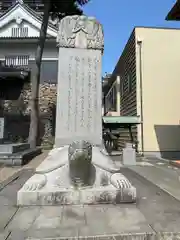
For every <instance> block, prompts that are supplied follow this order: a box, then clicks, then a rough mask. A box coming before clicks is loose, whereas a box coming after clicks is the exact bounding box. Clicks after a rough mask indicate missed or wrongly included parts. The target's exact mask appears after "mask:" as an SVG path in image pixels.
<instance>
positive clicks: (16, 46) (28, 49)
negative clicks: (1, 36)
mask: <svg viewBox="0 0 180 240" xmlns="http://www.w3.org/2000/svg"><path fill="white" fill-rule="evenodd" d="M36 46H37V43H1V44H0V60H4V58H5V56H6V55H29V56H30V60H34V59H35V51H36ZM57 57H58V48H56V43H55V42H54V43H47V44H46V46H45V49H44V52H43V59H44V60H46V59H47V60H48V59H49V60H51V59H52V60H55V59H57Z"/></svg>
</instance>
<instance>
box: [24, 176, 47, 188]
mask: <svg viewBox="0 0 180 240" xmlns="http://www.w3.org/2000/svg"><path fill="white" fill-rule="evenodd" d="M45 185H46V177H45V175H38V174H36V175H34V176H33V177H32V178H30V179H29V180H28V181H27V182H26V183H25V185H24V190H25V191H36V190H40V189H41V188H42V187H44V186H45Z"/></svg>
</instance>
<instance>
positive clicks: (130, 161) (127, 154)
mask: <svg viewBox="0 0 180 240" xmlns="http://www.w3.org/2000/svg"><path fill="white" fill-rule="evenodd" d="M123 164H124V165H130V166H131V165H136V150H135V149H134V148H133V147H132V144H131V143H126V147H125V148H124V149H123Z"/></svg>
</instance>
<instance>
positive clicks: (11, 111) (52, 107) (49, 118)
mask: <svg viewBox="0 0 180 240" xmlns="http://www.w3.org/2000/svg"><path fill="white" fill-rule="evenodd" d="M56 95H57V94H56V84H50V83H43V84H40V92H39V107H40V133H39V143H40V144H41V145H53V141H54V133H55V113H56ZM30 99H31V86H30V84H26V85H24V87H23V89H22V91H21V94H20V96H19V98H18V99H17V100H6V101H1V109H2V111H3V113H2V114H3V116H4V117H5V140H6V141H12V142H19V141H21V142H22V141H27V138H28V133H29V125H30Z"/></svg>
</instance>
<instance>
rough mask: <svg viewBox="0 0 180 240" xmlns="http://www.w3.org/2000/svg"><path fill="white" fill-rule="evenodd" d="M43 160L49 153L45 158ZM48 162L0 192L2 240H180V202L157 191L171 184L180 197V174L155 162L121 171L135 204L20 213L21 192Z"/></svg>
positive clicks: (26, 170) (30, 209) (27, 170)
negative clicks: (133, 191)
mask: <svg viewBox="0 0 180 240" xmlns="http://www.w3.org/2000/svg"><path fill="white" fill-rule="evenodd" d="M45 155H47V152H46V153H44V156H45ZM44 156H41V157H40V158H38V160H37V158H36V161H32V162H31V163H30V164H29V166H31V167H29V166H26V167H23V170H22V171H19V172H18V174H17V173H16V179H14V181H11V182H10V181H9V182H10V183H9V184H7V186H5V185H4V186H3V185H2V186H1V187H2V189H1V191H0V240H2V239H3V240H4V239H7V240H10V239H11V240H14V239H15V240H16V239H17V240H21V239H34V240H35V239H36V240H38V239H39V240H40V239H54V240H55V239H58V238H59V237H62V238H64V239H67V238H69V237H79V238H80V237H84V238H87V237H90V238H92V237H93V236H96V237H97V236H99V237H100V238H103V239H104V238H105V239H107V238H108V239H109V238H113V239H118V240H119V239H120V238H121V239H130V237H131V239H135V238H136V239H150V238H152V239H179V238H180V233H178V232H180V230H179V226H180V201H178V200H177V199H175V198H174V196H171V195H169V194H168V193H167V192H165V191H163V190H162V189H160V188H159V187H158V186H156V185H158V184H159V183H162V182H163V181H165V179H166V178H169V179H170V180H169V181H166V184H165V186H166V187H167V183H168V182H170V183H171V187H170V184H169V185H168V186H169V189H171V188H174V189H175V190H176V191H174V193H176V192H178V191H179V187H178V185H177V183H175V178H176V179H178V177H179V176H180V169H177V168H172V167H171V166H169V165H167V163H165V164H164V162H161V161H159V160H157V159H156V161H153V162H152V160H151V161H146V162H138V166H135V167H130V168H125V167H122V168H121V171H122V173H123V174H124V175H125V176H126V177H127V178H128V179H129V180H130V181H131V182H132V183H133V185H134V186H135V187H136V188H137V195H138V200H137V203H136V204H128V205H126V204H121V205H96V206H92V205H91V206H74V207H72V206H64V207H59V206H52V207H50V206H44V207H40V206H36V207H24V208H18V207H17V206H16V195H17V191H18V190H19V189H20V188H21V186H22V185H23V184H24V183H25V182H26V180H27V179H28V178H29V177H30V176H31V175H32V174H33V168H35V167H36V166H37V165H38V164H39V163H40V162H41V161H42V158H43V157H44ZM119 159H120V158H119V156H115V157H113V160H114V162H115V163H116V164H117V165H118V162H119ZM31 168H32V169H31ZM160 173H161V174H160ZM165 175H166V178H164V177H165ZM147 179H148V180H147ZM172 179H173V180H172ZM11 180H12V179H11ZM160 180H161V181H160ZM6 181H7V180H6ZM153 182H154V184H153ZM155 184H156V185H155ZM163 186H164V185H163ZM164 188H165V187H164ZM165 190H166V189H165ZM172 195H173V194H172ZM108 236H109V237H108ZM155 237H156V238H155Z"/></svg>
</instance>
